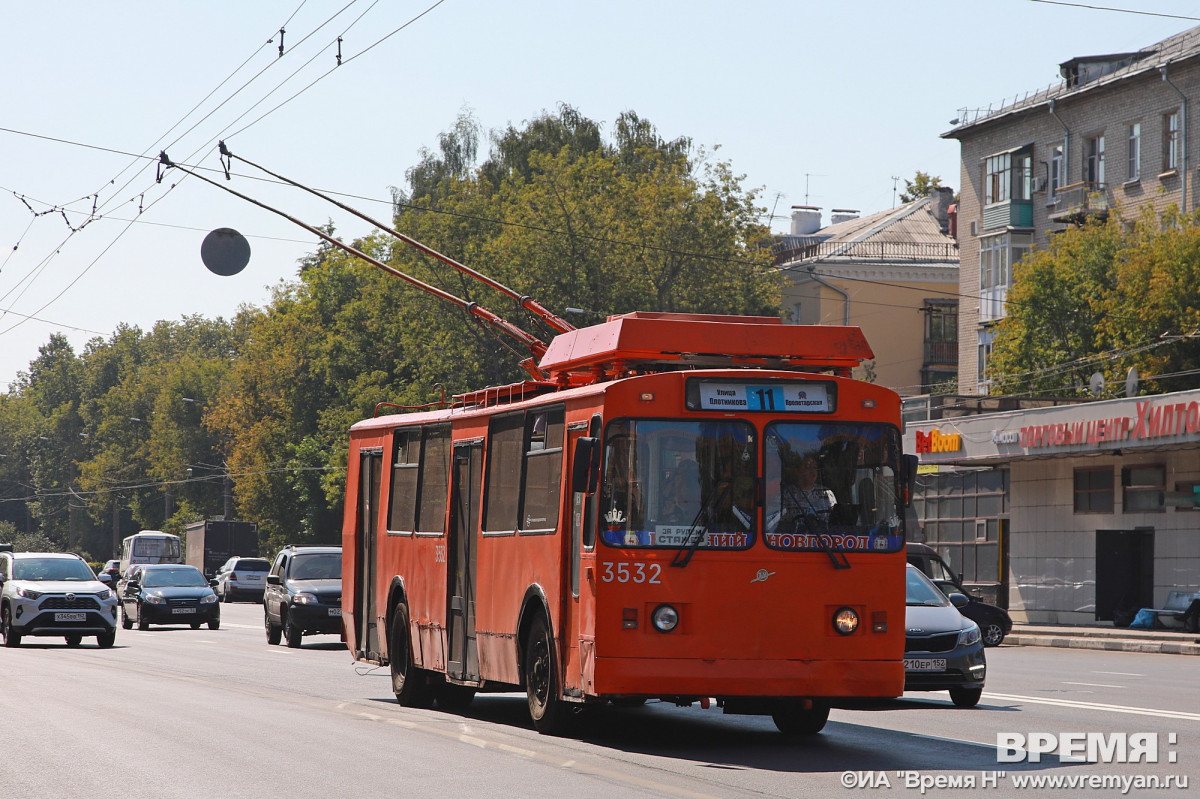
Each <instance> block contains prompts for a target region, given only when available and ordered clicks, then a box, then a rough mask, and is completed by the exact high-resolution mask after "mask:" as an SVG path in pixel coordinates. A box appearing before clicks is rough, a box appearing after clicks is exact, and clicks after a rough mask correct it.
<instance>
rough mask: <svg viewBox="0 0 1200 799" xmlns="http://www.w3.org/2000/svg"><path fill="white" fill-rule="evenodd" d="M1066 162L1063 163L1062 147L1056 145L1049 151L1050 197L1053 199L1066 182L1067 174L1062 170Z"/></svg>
mask: <svg viewBox="0 0 1200 799" xmlns="http://www.w3.org/2000/svg"><path fill="white" fill-rule="evenodd" d="M1065 166H1066V162H1064V161H1063V146H1062V145H1061V144H1059V145H1056V146H1055V147H1053V148H1051V150H1050V197H1051V198H1053V197H1054V195H1055V194H1057V193H1058V191H1059V189H1061V188H1062V187H1063V186H1064V185H1066V182H1067V174H1066V171H1065V169H1064V167H1065Z"/></svg>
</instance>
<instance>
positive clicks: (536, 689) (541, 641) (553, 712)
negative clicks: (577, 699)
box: [524, 616, 573, 735]
mask: <svg viewBox="0 0 1200 799" xmlns="http://www.w3.org/2000/svg"><path fill="white" fill-rule="evenodd" d="M524 677H525V696H526V699H527V700H528V702H529V717H530V718H531V719H533V726H534V729H536V730H537V731H538V732H540V733H542V734H543V735H562V734H564V733H565V732H566V731H567V729H568V728H569V726H570V721H571V717H572V715H573V713H572V710H571V708H569V707H568V706H567V704H566V703H565V702H563V701H562V699H561V697H560V696H559V687H558V686H559V676H558V656H557V655H556V654H555V650H554V639H553V638H552V637H551V636H550V626H549V624H547V623H546V619H545V618H544V617H543V616H538V617H537V618H535V619H534V620H533V623H532V625H531V626H530V628H529V637H528V639H526V641H525V663H524Z"/></svg>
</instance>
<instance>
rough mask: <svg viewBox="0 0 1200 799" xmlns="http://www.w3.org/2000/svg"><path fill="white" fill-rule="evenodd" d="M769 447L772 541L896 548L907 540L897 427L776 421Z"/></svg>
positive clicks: (800, 546) (768, 532) (767, 512)
mask: <svg viewBox="0 0 1200 799" xmlns="http://www.w3.org/2000/svg"><path fill="white" fill-rule="evenodd" d="M764 450H765V451H764V461H765V463H764V473H765V475H766V507H765V509H764V519H765V522H764V525H765V529H764V531H763V538H764V540H765V541H766V544H767V546H768V547H771V548H773V549H785V550H818V549H826V548H833V549H840V550H843V551H858V550H869V551H887V552H894V551H897V550H899V549H900V548H902V547H903V546H904V534H903V529H902V527H901V523H900V519H901V517H902V515H903V514H902V513H901V507H900V499H899V496H898V492H897V474H898V473H899V468H900V462H899V458H900V440H899V432H898V431H897V430H896V428H894V427H892V426H890V425H879V424H859V423H851V422H847V423H838V422H825V423H821V424H816V423H811V422H799V421H797V422H772V423H770V424H768V425H767V428H766V446H765V448H764Z"/></svg>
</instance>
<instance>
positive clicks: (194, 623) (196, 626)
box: [191, 621, 200, 630]
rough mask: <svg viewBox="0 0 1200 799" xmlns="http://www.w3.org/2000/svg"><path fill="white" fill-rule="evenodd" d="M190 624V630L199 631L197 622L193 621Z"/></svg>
mask: <svg viewBox="0 0 1200 799" xmlns="http://www.w3.org/2000/svg"><path fill="white" fill-rule="evenodd" d="M191 624H192V629H193V630H199V629H200V622H198V621H194V622H192V623H191Z"/></svg>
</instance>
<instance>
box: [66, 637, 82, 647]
mask: <svg viewBox="0 0 1200 799" xmlns="http://www.w3.org/2000/svg"><path fill="white" fill-rule="evenodd" d="M66 638H67V646H79V645H80V644H82V643H83V636H82V635H68V636H67V637H66Z"/></svg>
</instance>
